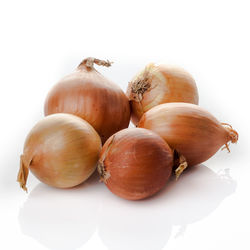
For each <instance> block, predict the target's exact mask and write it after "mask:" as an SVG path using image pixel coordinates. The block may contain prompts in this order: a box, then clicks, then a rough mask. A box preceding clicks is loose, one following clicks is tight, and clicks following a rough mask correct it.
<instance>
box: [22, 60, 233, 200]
mask: <svg viewBox="0 0 250 250" xmlns="http://www.w3.org/2000/svg"><path fill="white" fill-rule="evenodd" d="M94 64H97V65H102V66H106V67H109V66H110V65H111V63H110V62H109V61H102V60H99V59H96V58H92V57H89V58H86V59H84V60H83V61H82V62H81V63H80V65H79V66H78V67H77V69H76V71H75V72H73V73H71V74H70V75H68V76H65V77H64V78H63V79H61V80H60V81H59V82H58V83H57V84H56V85H55V86H54V87H53V88H52V89H51V91H50V92H49V93H48V95H47V98H46V101H45V106H44V112H45V116H46V117H45V118H44V119H42V120H41V121H39V122H38V123H37V124H36V125H35V126H34V127H33V129H32V130H31V131H30V133H29V134H28V136H27V138H26V141H25V144H24V149H23V154H22V155H21V157H20V169H19V173H18V182H19V183H20V186H21V187H22V188H23V189H24V190H26V191H27V188H26V182H27V178H28V174H29V171H31V172H32V173H33V174H34V175H35V176H36V177H37V178H38V179H39V180H40V181H41V182H43V183H46V184H48V185H50V186H54V187H58V188H70V187H74V186H76V185H78V184H80V183H82V182H84V181H85V180H86V179H88V177H89V176H90V175H91V174H92V173H93V172H94V171H95V169H96V167H97V170H98V172H99V174H100V178H101V180H102V181H103V182H104V183H105V184H106V186H107V187H108V189H109V190H110V191H111V192H113V193H114V194H116V195H118V196H120V197H122V198H125V199H128V200H140V199H144V198H147V197H150V196H152V195H154V194H156V193H157V192H158V191H160V190H161V189H162V188H163V187H164V186H165V185H166V183H167V182H168V180H169V178H170V176H171V173H172V172H173V170H174V171H175V174H176V178H178V177H179V176H180V174H181V173H182V172H183V171H184V170H185V169H186V168H187V167H188V166H193V165H197V164H199V163H202V162H204V161H206V160H207V159H209V158H210V157H211V156H213V155H214V154H215V153H216V152H217V151H218V150H219V149H220V148H221V147H222V146H223V145H225V148H227V149H228V151H229V143H230V142H232V143H236V142H237V140H238V133H237V132H236V131H235V130H234V129H233V128H232V127H231V126H230V125H229V124H227V123H220V122H219V121H218V120H217V119H216V118H215V117H214V116H213V115H211V114H210V113H209V112H207V111H206V110H204V109H202V108H201V107H199V106H198V105H196V104H198V100H199V96H198V90H197V87H196V83H195V81H194V79H193V78H192V76H191V75H190V74H189V73H187V72H186V71H184V70H183V69H180V68H176V67H170V66H166V65H154V64H149V65H148V66H146V68H145V69H144V70H143V71H142V72H140V73H139V74H138V75H137V76H135V77H134V79H133V80H132V81H131V82H130V83H129V86H128V89H127V96H126V95H125V94H124V93H123V91H122V90H121V88H120V87H119V86H118V85H116V84H114V83H113V82H111V81H110V80H108V79H106V78H105V77H104V76H102V75H101V74H100V73H99V72H98V71H96V70H95V68H94ZM130 117H131V119H132V122H133V123H134V124H135V125H136V126H137V128H127V127H128V125H129V122H130ZM102 145H103V147H102Z"/></svg>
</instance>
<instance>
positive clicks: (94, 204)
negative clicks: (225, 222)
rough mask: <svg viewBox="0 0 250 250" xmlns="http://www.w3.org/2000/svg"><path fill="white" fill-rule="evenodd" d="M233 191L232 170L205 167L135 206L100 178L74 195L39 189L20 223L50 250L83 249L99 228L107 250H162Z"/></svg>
mask: <svg viewBox="0 0 250 250" xmlns="http://www.w3.org/2000/svg"><path fill="white" fill-rule="evenodd" d="M235 189H236V182H235V181H233V180H232V179H231V177H230V176H229V173H228V171H223V172H221V173H219V174H216V173H214V172H213V171H212V170H210V169H209V168H207V167H206V166H204V165H199V166H197V167H193V168H190V169H189V170H186V171H185V173H183V174H182V176H181V177H180V179H179V180H178V181H177V182H176V181H175V180H171V182H170V183H169V184H168V185H167V186H166V188H165V189H164V190H162V191H161V192H160V193H158V194H157V195H155V196H153V197H152V198H150V199H146V200H142V201H136V202H135V201H126V200H123V199H120V198H119V197H116V196H115V195H113V194H112V193H110V192H109V191H108V190H107V188H106V187H105V186H104V185H103V184H102V183H98V180H97V178H96V176H94V177H91V179H90V180H89V181H87V183H86V184H83V185H81V186H79V187H78V188H74V189H71V190H58V189H53V188H49V187H46V186H45V185H43V184H39V185H38V186H37V187H36V188H35V189H34V190H33V191H32V192H31V194H30V195H29V198H28V199H27V201H26V202H25V204H24V206H23V207H22V208H21V209H20V213H19V223H20V226H21V230H22V232H23V233H24V234H26V235H29V236H31V237H33V238H35V239H36V240H38V241H39V242H40V243H41V244H43V245H44V246H46V247H48V248H50V249H76V248H79V247H80V246H82V245H84V244H85V243H86V242H87V241H88V239H90V237H91V236H92V235H93V233H94V232H95V230H96V229H97V227H98V228H99V229H98V232H99V236H100V238H101V239H102V241H103V243H104V244H105V245H106V247H107V248H108V249H109V250H117V249H119V250H123V249H124V250H125V249H126V250H127V249H130V250H135V249H136V250H142V249H143V250H149V249H150V250H158V249H162V248H163V247H164V246H166V244H167V242H168V240H169V238H170V236H171V234H172V231H173V227H174V226H179V227H180V231H179V233H178V234H177V235H175V236H174V237H177V236H178V235H179V234H181V233H184V231H185V228H186V227H187V226H188V225H189V224H191V223H194V222H196V221H199V220H201V219H203V218H205V217H206V216H208V215H209V214H210V213H212V212H213V211H214V210H215V209H216V208H217V207H218V206H219V204H220V203H221V202H222V201H223V199H225V198H226V197H227V196H229V195H230V194H232V193H233V192H234V191H235ZM100 205H101V207H100ZM99 208H100V209H99Z"/></svg>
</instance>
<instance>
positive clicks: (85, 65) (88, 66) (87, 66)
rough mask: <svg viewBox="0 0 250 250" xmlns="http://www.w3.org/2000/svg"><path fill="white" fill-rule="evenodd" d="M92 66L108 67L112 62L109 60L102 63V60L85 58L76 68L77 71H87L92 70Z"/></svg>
mask: <svg viewBox="0 0 250 250" xmlns="http://www.w3.org/2000/svg"><path fill="white" fill-rule="evenodd" d="M94 64H97V65H99V66H105V67H110V66H111V64H112V62H110V61H109V60H107V61H104V60H100V59H97V58H94V57H87V58H85V59H84V60H82V62H81V63H80V64H79V65H78V67H77V68H78V69H82V68H85V69H87V70H93V69H94Z"/></svg>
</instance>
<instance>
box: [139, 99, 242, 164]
mask: <svg viewBox="0 0 250 250" xmlns="http://www.w3.org/2000/svg"><path fill="white" fill-rule="evenodd" d="M138 127H141V128H146V129H150V130H152V131H154V132H156V133H157V134H158V135H160V136H161V137H162V138H163V139H164V140H165V141H166V142H167V143H168V144H169V146H170V147H171V148H172V149H173V150H176V151H177V152H178V154H180V155H183V156H184V157H185V158H186V161H187V163H188V165H189V166H193V165H196V164H199V163H201V162H204V161H206V160H208V159H209V158H210V157H211V156H213V155H214V154H215V153H216V152H217V151H218V150H219V149H220V148H221V147H222V146H223V145H226V147H227V148H228V142H230V141H231V142H233V143H235V142H237V140H238V133H237V132H236V131H235V130H233V129H232V128H231V127H230V126H227V125H223V124H222V123H220V122H219V121H218V120H217V119H216V118H215V117H214V116H213V115H211V114H210V113H209V112H207V111H206V110H204V109H203V108H201V107H199V106H197V105H194V104H188V103H166V104H161V105H158V106H156V107H154V108H152V109H151V110H149V111H148V112H146V113H145V114H144V115H143V117H142V118H141V120H140V122H139V124H138Z"/></svg>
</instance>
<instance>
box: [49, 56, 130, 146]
mask: <svg viewBox="0 0 250 250" xmlns="http://www.w3.org/2000/svg"><path fill="white" fill-rule="evenodd" d="M94 64H97V65H103V66H106V67H109V66H110V65H111V63H110V62H109V61H102V60H98V59H95V58H92V57H89V58H86V59H85V60H83V61H82V62H81V63H80V65H79V66H78V67H77V69H76V71H75V72H73V73H72V74H70V75H68V76H65V77H64V78H63V79H61V80H60V81H59V82H58V83H57V84H56V85H55V86H54V87H53V88H52V89H51V91H50V92H49V93H48V96H47V98H46V101H45V106H44V113H45V115H50V114H54V113H70V114H73V115H76V116H79V117H81V118H83V119H84V120H86V121H87V122H89V123H90V124H91V125H92V126H93V127H94V129H95V130H96V131H97V132H98V133H99V135H100V137H101V140H102V142H103V143H104V142H105V141H106V140H107V139H108V138H109V137H110V136H111V135H113V134H114V133H115V132H117V131H119V130H121V129H124V128H127V127H128V125H129V121H130V107H129V101H128V98H127V97H126V95H125V94H124V93H123V91H122V89H121V88H120V87H119V86H118V85H116V84H115V83H113V82H112V81H110V80H108V79H107V78H105V77H104V76H103V75H101V74H100V73H99V72H98V71H96V70H95V68H94V67H93V65H94Z"/></svg>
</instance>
